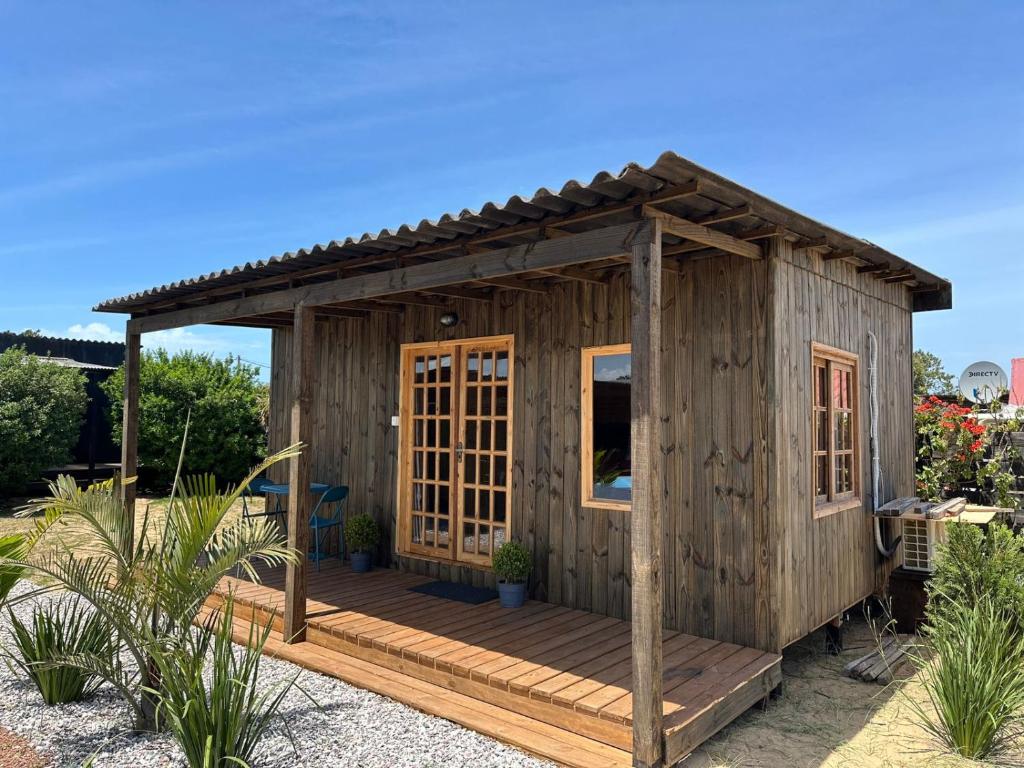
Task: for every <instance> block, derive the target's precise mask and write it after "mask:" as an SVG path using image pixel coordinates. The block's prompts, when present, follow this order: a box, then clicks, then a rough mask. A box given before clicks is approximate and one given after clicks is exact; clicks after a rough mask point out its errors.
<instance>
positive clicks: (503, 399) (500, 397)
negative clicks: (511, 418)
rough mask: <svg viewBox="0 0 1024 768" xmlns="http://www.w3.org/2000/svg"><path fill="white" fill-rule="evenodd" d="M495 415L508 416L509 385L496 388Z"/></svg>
mask: <svg viewBox="0 0 1024 768" xmlns="http://www.w3.org/2000/svg"><path fill="white" fill-rule="evenodd" d="M494 415H495V416H508V387H507V386H501V385H499V386H496V387H495V388H494Z"/></svg>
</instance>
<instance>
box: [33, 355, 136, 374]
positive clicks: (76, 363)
mask: <svg viewBox="0 0 1024 768" xmlns="http://www.w3.org/2000/svg"><path fill="white" fill-rule="evenodd" d="M38 357H39V359H40V360H42V361H43V362H44V363H50V364H51V365H59V366H60V367H61V368H78V369H80V370H83V371H116V370H117V368H115V367H113V366H112V365H97V364H95V363H83V362H82V361H81V360H72V359H71V358H70V357H47V356H44V355H38Z"/></svg>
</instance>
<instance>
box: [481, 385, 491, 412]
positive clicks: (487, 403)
mask: <svg viewBox="0 0 1024 768" xmlns="http://www.w3.org/2000/svg"><path fill="white" fill-rule="evenodd" d="M480 413H481V414H482V415H484V416H490V415H491V388H490V387H480Z"/></svg>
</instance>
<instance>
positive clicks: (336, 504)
mask: <svg viewBox="0 0 1024 768" xmlns="http://www.w3.org/2000/svg"><path fill="white" fill-rule="evenodd" d="M347 498H348V486H347V485H335V486H333V487H331V488H328V489H327V490H326V491H324V494H323V495H322V496H321V497H320V500H319V501H318V502H317V503H316V506H315V507H313V513H312V514H311V515H310V516H309V527H310V528H312V529H313V531H312V533H313V551H312V552H311V553H310V556H311V557H312V558H313V559H314V560H316V569H317V570H318V571H319V570H320V560H321V559H322V557H323V555H322V554H321V548H322V546H323V540H324V539H325V538H326V536H327V534H328V533H330V530H331V528H335V527H336V528H337V529H338V559H339V560H343V559H344V558H345V546H344V543H345V542H344V534H343V533H342V527H341V508H342V506H343V505H344V503H345V499H347Z"/></svg>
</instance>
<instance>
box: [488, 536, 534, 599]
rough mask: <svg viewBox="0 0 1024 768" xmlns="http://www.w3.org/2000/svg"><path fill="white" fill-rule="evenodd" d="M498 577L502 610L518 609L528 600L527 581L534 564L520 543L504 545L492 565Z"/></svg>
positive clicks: (513, 542) (495, 554)
mask: <svg viewBox="0 0 1024 768" xmlns="http://www.w3.org/2000/svg"><path fill="white" fill-rule="evenodd" d="M492 567H493V568H494V573H495V575H496V576H497V577H498V599H499V600H500V602H501V607H502V608H518V607H519V606H521V605H522V604H523V602H524V601H525V600H526V580H527V579H528V578H529V577H530V570H531V568H532V567H533V563H532V561H531V558H530V553H529V552H528V551H527V549H526V547H524V546H523V545H522V544H520V543H519V542H518V541H509V542H506V543H505V544H502V545H501V546H500V547H499V548H498V551H497V552H495V553H494V563H493V564H492Z"/></svg>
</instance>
